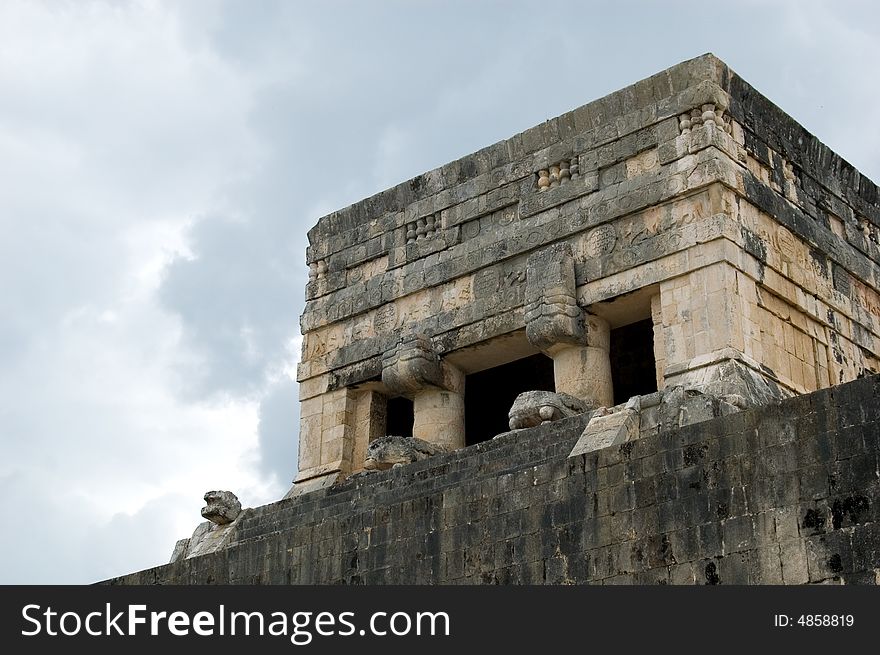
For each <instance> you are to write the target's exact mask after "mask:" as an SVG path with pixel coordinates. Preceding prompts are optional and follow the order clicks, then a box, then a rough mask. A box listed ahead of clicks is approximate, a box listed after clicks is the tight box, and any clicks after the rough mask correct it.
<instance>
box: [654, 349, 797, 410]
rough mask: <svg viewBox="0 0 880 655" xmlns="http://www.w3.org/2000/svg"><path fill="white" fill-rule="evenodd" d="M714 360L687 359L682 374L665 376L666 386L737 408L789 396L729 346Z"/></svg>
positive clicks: (757, 405) (764, 403) (757, 404)
mask: <svg viewBox="0 0 880 655" xmlns="http://www.w3.org/2000/svg"><path fill="white" fill-rule="evenodd" d="M714 359H715V360H716V361H713V359H710V358H706V362H705V365H702V364H703V362H700V361H698V362H696V363H695V362H690V363H689V364H688V370H686V371H684V372H683V373H682V374H678V375H674V376H670V375H667V387H668V388H670V387H673V386H674V387H683V388H687V389H691V390H696V391H698V392H700V393H702V394H706V395H708V396H713V397H716V398H720V399H722V400H725V401H726V402H728V404H731V405H734V406H737V407H740V408H744V407H759V406H761V405H767V404H770V403H773V402H778V401H779V400H782V399H783V398H787V397H789V396H791V395H792V394H791V393H790V392H787V391H786V390H784V389H783V388H782V387H780V386H779V385H777V384H776V383H775V382H774V381H773V379H772V378H770V377H768V376H767V375H763V374H761V373H758V372H757V371H755V370H754V368H753V367H752V366H747V365H746V364H745V363H743V362H742V361H738V360H740V359H744V357H743V356H742V355H741V354H740V353H737V352H735V351H733V350H730V349H728V350H726V351H723V352H721V353H719V354H718V356H717V357H716V358H714ZM755 366H757V364H756V365H755Z"/></svg>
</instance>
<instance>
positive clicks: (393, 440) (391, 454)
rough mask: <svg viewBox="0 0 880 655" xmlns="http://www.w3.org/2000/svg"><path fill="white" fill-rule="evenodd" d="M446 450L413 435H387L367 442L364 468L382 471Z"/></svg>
mask: <svg viewBox="0 0 880 655" xmlns="http://www.w3.org/2000/svg"><path fill="white" fill-rule="evenodd" d="M445 452H447V449H446V448H444V447H443V446H438V445H436V444H432V443H428V442H427V441H424V440H422V439H417V438H415V437H399V436H394V435H389V436H387V437H380V438H379V439H375V440H373V441H371V442H370V443H369V445H368V446H367V456H366V459H364V469H366V470H368V471H384V470H386V469H390V468H391V467H393V466H400V465H402V464H409V463H411V462H419V461H421V460H423V459H427V458H428V457H432V456H433V455H438V454H440V453H445Z"/></svg>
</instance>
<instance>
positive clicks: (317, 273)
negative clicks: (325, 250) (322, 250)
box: [309, 259, 327, 282]
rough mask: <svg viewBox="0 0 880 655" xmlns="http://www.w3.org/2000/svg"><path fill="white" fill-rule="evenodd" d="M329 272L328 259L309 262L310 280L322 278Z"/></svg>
mask: <svg viewBox="0 0 880 655" xmlns="http://www.w3.org/2000/svg"><path fill="white" fill-rule="evenodd" d="M326 274H327V260H326V259H319V260H318V261H315V262H312V263H311V264H309V282H314V281H315V280H320V279H322V278H323V277H324V276H325V275H326Z"/></svg>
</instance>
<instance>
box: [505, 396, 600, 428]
mask: <svg viewBox="0 0 880 655" xmlns="http://www.w3.org/2000/svg"><path fill="white" fill-rule="evenodd" d="M589 410H590V407H588V406H587V404H586V403H585V402H584V401H582V400H580V399H579V398H575V397H574V396H570V395H568V394H567V393H553V392H552V391H524V392H523V393H521V394H519V395H518V396H517V397H516V400H514V401H513V406H512V407H511V408H510V412H508V414H507V417H508V419H509V425H510V429H511V430H519V429H522V428H532V427H535V426H536V425H541V424H542V423H549V422H550V421H558V420H559V419H563V418H568V417H569V416H576V415H578V414H583V413H584V412H586V411H589Z"/></svg>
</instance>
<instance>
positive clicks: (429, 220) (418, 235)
mask: <svg viewBox="0 0 880 655" xmlns="http://www.w3.org/2000/svg"><path fill="white" fill-rule="evenodd" d="M439 224H440V220H439V219H438V218H437V217H436V216H435V215H433V214H432V215H431V216H423V217H422V218H420V219H418V220H416V221H412V222H410V223H407V224H406V242H407V243H415V242H416V241H421V240H422V239H428V238H430V237H432V236H434V234H435V233H436V232H437V228H438V227H439Z"/></svg>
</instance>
